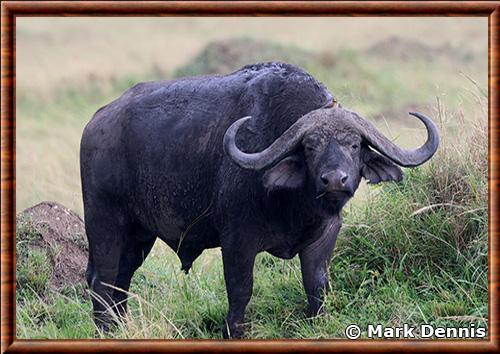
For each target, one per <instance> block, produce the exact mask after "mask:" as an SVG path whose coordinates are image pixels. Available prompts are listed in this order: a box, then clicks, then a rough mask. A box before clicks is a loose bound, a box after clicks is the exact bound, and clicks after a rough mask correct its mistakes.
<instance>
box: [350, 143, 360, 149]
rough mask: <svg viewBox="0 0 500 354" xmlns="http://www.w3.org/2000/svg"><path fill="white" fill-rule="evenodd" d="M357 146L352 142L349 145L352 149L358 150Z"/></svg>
mask: <svg viewBox="0 0 500 354" xmlns="http://www.w3.org/2000/svg"><path fill="white" fill-rule="evenodd" d="M358 148H359V145H358V144H352V145H351V149H353V150H358Z"/></svg>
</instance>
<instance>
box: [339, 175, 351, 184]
mask: <svg viewBox="0 0 500 354" xmlns="http://www.w3.org/2000/svg"><path fill="white" fill-rule="evenodd" d="M348 178H349V176H343V177H342V178H341V179H340V182H341V183H342V184H345V183H346V182H347V179H348Z"/></svg>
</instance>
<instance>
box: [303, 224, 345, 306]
mask: <svg viewBox="0 0 500 354" xmlns="http://www.w3.org/2000/svg"><path fill="white" fill-rule="evenodd" d="M340 226H341V222H340V219H338V218H336V219H334V220H333V221H331V222H329V223H328V224H327V225H326V226H325V227H323V228H321V230H319V232H320V233H321V236H320V238H319V239H317V240H316V241H315V242H313V243H312V244H310V245H308V246H307V247H306V248H304V249H303V250H302V251H301V252H300V253H299V256H300V265H301V269H302V281H303V283H304V289H305V291H306V295H307V301H308V302H309V315H310V316H316V315H318V314H320V313H322V312H323V311H324V309H323V298H324V294H325V293H326V292H327V290H328V266H329V264H330V259H331V258H332V254H333V249H334V248H335V242H336V240H337V234H338V233H339V230H340Z"/></svg>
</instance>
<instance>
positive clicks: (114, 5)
mask: <svg viewBox="0 0 500 354" xmlns="http://www.w3.org/2000/svg"><path fill="white" fill-rule="evenodd" d="M20 16H482V17H488V44H489V51H488V55H489V66H488V79H489V85H488V93H489V124H488V133H489V138H488V143H489V153H488V157H489V163H488V166H489V171H488V182H489V206H488V215H489V249H488V251H489V314H490V315H489V340H488V341H485V340H481V341H474V340H468V341H457V340H445V341H443V340H422V341H415V340H411V341H409V340H396V341H373V340H358V341H349V340H335V341H332V340H268V341H265V340H240V341H233V340H229V341H214V340H164V341H162V340H128V341H127V340H59V341H53V340H18V339H16V337H15V266H14V265H15V188H16V182H15V181H16V180H15V162H16V161H15V159H16V155H15V129H16V122H15V69H16V67H15V59H16V48H15V45H16V42H15V30H16V17H20ZM1 19H2V25H1V60H2V64H1V310H2V315H1V351H2V352H8V353H15V352H16V353H17V352H36V353H48V352H87V353H91V352H92V353H97V352H108V351H116V352H122V353H125V352H136V351H147V352H208V351H210V352H213V351H215V352H244V351H251V352H302V351H311V352H333V351H335V352H338V351H349V352H352V351H359V352H383V351H392V352H400V351H408V352H410V351H411V352H422V351H425V352H438V351H439V352H441V351H447V352H451V351H460V352H465V351H467V352H469V351H471V352H489V351H498V350H499V348H500V341H499V339H500V329H499V311H498V307H499V299H498V296H499V290H500V275H499V265H500V264H499V263H500V255H499V253H500V240H499V236H500V233H499V222H498V214H499V211H500V210H499V197H498V192H499V189H500V169H499V163H500V134H499V133H500V117H499V105H500V95H499V89H500V81H499V80H500V77H499V71H500V60H499V56H500V1H475V2H472V1H455V2H452V1H407V2H396V1H366V2H365V1H363V2H354V1H234V2H227V1H168V2H167V1H165V2H160V1H71V2H70V1H5V2H2V4H1Z"/></svg>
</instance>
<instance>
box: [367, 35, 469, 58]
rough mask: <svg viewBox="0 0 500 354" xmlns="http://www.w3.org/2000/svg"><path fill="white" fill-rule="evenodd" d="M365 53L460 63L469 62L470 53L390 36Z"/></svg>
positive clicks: (448, 46) (446, 45)
mask: <svg viewBox="0 0 500 354" xmlns="http://www.w3.org/2000/svg"><path fill="white" fill-rule="evenodd" d="M366 52H367V53H368V54H372V55H375V56H381V57H383V58H387V57H389V58H393V59H402V60H408V59H416V58H419V59H422V60H424V61H432V60H434V59H436V58H439V57H445V58H447V59H454V60H460V61H467V60H470V59H471V58H472V56H473V54H472V53H470V52H467V51H465V50H463V49H460V48H456V47H453V46H451V45H450V44H449V43H446V44H443V45H441V46H437V47H433V46H430V45H427V44H425V43H422V42H420V41H418V40H413V39H406V38H405V39H403V38H400V37H397V36H391V37H389V38H387V39H384V40H382V41H380V42H378V43H375V44H374V45H372V46H371V47H369V48H368V49H367V50H366Z"/></svg>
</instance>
